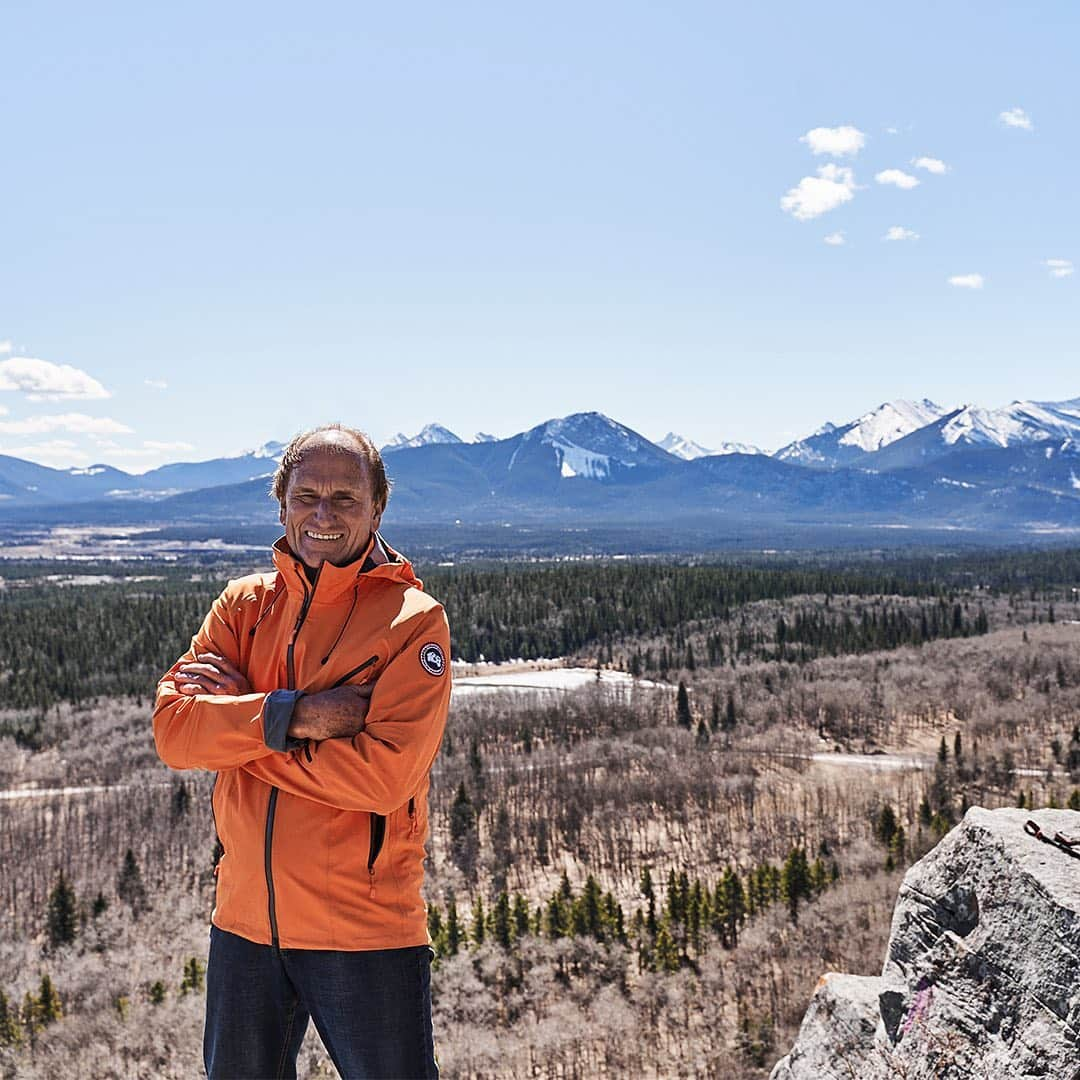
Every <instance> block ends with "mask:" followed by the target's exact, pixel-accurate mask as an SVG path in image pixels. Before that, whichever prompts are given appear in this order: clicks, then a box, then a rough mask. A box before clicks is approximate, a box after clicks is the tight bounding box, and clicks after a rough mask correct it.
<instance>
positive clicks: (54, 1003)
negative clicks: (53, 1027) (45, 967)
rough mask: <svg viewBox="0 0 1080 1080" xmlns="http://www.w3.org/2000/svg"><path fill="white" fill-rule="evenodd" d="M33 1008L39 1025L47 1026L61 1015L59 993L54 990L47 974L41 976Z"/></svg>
mask: <svg viewBox="0 0 1080 1080" xmlns="http://www.w3.org/2000/svg"><path fill="white" fill-rule="evenodd" d="M34 1009H35V1012H36V1014H37V1020H38V1023H39V1025H40V1026H41V1027H48V1026H49V1025H50V1024H51V1023H53V1022H54V1021H56V1020H59V1019H60V1017H61V1015H62V1010H61V1008H60V995H59V994H58V993H57V992H56V988H55V987H54V986H53V984H52V979H50V978H49V976H48V975H42V976H41V986H40V987H39V989H38V996H37V1001H36V1002H35V1003H34Z"/></svg>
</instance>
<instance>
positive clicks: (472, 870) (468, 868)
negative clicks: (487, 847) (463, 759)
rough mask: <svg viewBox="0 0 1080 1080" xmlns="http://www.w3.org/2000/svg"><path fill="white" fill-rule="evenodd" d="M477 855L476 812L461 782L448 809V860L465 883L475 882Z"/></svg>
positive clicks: (478, 847) (478, 844)
mask: <svg viewBox="0 0 1080 1080" xmlns="http://www.w3.org/2000/svg"><path fill="white" fill-rule="evenodd" d="M479 853H480V839H479V836H478V834H477V828H476V811H475V810H474V808H473V804H472V800H471V799H470V798H469V793H468V791H467V790H466V789H465V781H464V780H463V781H462V782H461V783H460V784H459V785H458V789H457V794H456V795H455V796H454V803H453V805H452V806H451V807H450V858H451V859H452V860H453V862H454V865H455V866H457V868H458V869H459V870H460V871H461V872H462V873H463V874H464V875H465V880H466V881H469V882H475V881H476V859H477V856H478V855H479Z"/></svg>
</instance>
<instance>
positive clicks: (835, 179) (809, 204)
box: [780, 164, 855, 221]
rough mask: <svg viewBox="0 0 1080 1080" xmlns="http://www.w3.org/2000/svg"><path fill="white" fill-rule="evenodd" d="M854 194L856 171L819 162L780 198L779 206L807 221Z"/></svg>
mask: <svg viewBox="0 0 1080 1080" xmlns="http://www.w3.org/2000/svg"><path fill="white" fill-rule="evenodd" d="M853 198H855V174H854V173H853V172H852V171H851V170H850V169H848V168H844V167H843V166H841V165H831V164H830V165H822V167H821V168H820V169H818V174H817V176H804V177H803V178H802V179H801V180H800V181H799V183H798V184H797V185H796V186H795V187H793V188H792V189H791V190H790V191H789V192H788V193H787V194H786V195H785V196H784V197H783V198H782V199H781V200H780V208H781V209H782V210H784V211H786V212H787V213H789V214H790V215H791V216H792V217H793V218H796V219H797V220H798V221H810V220H812V219H813V218H816V217H820V216H821V215H822V214H825V213H827V212H828V211H830V210H835V209H836V208H837V207H838V206H842V205H843V204H844V203H846V202H850V201H851V200H852V199H853Z"/></svg>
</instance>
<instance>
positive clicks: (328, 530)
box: [281, 446, 382, 570]
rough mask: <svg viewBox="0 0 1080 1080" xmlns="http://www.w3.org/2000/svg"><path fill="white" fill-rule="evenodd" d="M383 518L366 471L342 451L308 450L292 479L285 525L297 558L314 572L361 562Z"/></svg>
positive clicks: (283, 512) (283, 510) (283, 513)
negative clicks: (369, 541) (326, 566)
mask: <svg viewBox="0 0 1080 1080" xmlns="http://www.w3.org/2000/svg"><path fill="white" fill-rule="evenodd" d="M381 518H382V510H381V508H378V507H376V505H375V501H374V499H373V497H372V492H371V482H370V480H369V478H368V472H367V467H366V466H365V464H364V462H363V461H362V460H361V459H360V458H359V457H357V455H356V454H354V453H351V452H348V451H347V450H345V449H344V448H341V447H338V446H335V447H334V448H333V449H331V448H329V447H327V448H325V449H323V448H314V447H313V448H312V449H310V450H307V451H306V453H305V454H304V458H303V460H302V461H300V462H299V463H298V464H297V465H296V467H295V468H294V469H293V471H292V473H291V475H290V476H289V486H288V487H287V488H286V489H285V501H284V503H283V504H282V507H281V524H282V525H284V526H285V539H286V540H287V541H288V543H289V547H290V548H292V551H293V554H294V555H296V556H297V558H299V559H300V560H301V561H302V562H303V563H304V565H305V566H307V567H308V568H309V569H311V570H318V569H319V567H320V566H321V565H322V564H323V563H324V562H329V563H332V564H333V565H334V566H345V565H346V564H347V563H350V562H352V561H353V560H354V559H356V558H358V557H359V556H360V554H361V553H362V552H363V550H364V548H365V547H367V543H368V540H369V539H370V537H371V534H372V533H373V532H374V531H375V530H376V529H378V527H379V521H380V519H381Z"/></svg>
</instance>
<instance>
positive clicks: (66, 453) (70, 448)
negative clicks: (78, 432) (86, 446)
mask: <svg viewBox="0 0 1080 1080" xmlns="http://www.w3.org/2000/svg"><path fill="white" fill-rule="evenodd" d="M4 453H5V454H13V455H14V456H15V457H20V458H24V459H25V460H27V461H36V462H37V463H38V464H39V465H51V466H53V467H54V468H67V467H68V466H69V465H89V464H90V455H89V454H87V453H86V451H85V450H80V449H79V448H78V446H77V445H76V444H75V443H73V442H71V441H69V440H68V439H50V440H49V441H48V442H42V443H34V444H33V445H30V446H12V447H8V448H7V449H5V450H4Z"/></svg>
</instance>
